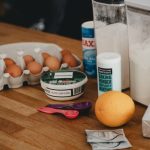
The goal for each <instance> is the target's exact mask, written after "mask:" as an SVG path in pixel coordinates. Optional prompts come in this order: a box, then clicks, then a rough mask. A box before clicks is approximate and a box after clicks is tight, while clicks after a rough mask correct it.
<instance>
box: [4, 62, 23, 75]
mask: <svg viewBox="0 0 150 150" xmlns="http://www.w3.org/2000/svg"><path fill="white" fill-rule="evenodd" d="M5 73H9V74H10V75H11V76H12V77H14V78H16V77H19V76H21V75H22V70H21V68H20V67H19V66H18V65H16V64H12V65H9V66H8V67H7V68H6V69H5Z"/></svg>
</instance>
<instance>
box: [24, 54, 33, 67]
mask: <svg viewBox="0 0 150 150" xmlns="http://www.w3.org/2000/svg"><path fill="white" fill-rule="evenodd" d="M23 59H24V61H25V64H26V66H27V65H28V64H29V63H30V62H32V61H34V58H33V57H32V56H31V55H25V56H24V57H23Z"/></svg>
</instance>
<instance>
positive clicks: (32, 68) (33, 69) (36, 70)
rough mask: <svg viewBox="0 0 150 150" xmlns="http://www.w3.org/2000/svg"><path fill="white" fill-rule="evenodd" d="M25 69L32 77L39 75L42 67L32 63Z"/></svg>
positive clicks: (34, 62)
mask: <svg viewBox="0 0 150 150" xmlns="http://www.w3.org/2000/svg"><path fill="white" fill-rule="evenodd" d="M27 69H28V70H29V71H30V72H31V73H32V74H34V75H37V74H39V73H41V71H42V65H41V64H39V63H38V62H36V61H32V62H30V63H29V64H28V65H27Z"/></svg>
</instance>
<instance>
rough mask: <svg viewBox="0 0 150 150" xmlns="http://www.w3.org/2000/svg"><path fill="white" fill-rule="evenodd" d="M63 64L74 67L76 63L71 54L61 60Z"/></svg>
mask: <svg viewBox="0 0 150 150" xmlns="http://www.w3.org/2000/svg"><path fill="white" fill-rule="evenodd" d="M62 61H63V63H67V64H68V65H69V67H76V66H77V65H78V62H77V60H76V58H75V57H74V56H73V55H72V54H71V53H66V54H65V55H64V56H63V58H62Z"/></svg>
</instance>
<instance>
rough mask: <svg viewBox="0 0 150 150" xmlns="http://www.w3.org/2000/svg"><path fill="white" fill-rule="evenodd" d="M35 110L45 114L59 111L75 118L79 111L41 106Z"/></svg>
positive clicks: (67, 116) (70, 117)
mask: <svg viewBox="0 0 150 150" xmlns="http://www.w3.org/2000/svg"><path fill="white" fill-rule="evenodd" d="M37 110H38V111H41V112H44V113H47V114H54V113H60V114H63V115H64V116H65V117H66V118H69V119H74V118H77V117H78V115H79V111H77V110H61V109H55V108H49V107H41V108H38V109H37Z"/></svg>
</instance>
